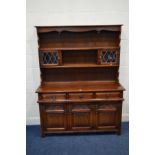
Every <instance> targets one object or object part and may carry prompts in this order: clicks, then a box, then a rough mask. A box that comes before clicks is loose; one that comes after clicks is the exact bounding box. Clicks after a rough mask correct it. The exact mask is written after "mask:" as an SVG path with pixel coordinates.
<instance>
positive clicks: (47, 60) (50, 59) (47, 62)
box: [40, 50, 61, 67]
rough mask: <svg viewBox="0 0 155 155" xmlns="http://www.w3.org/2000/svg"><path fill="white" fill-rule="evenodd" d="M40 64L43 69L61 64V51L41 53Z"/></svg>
mask: <svg viewBox="0 0 155 155" xmlns="http://www.w3.org/2000/svg"><path fill="white" fill-rule="evenodd" d="M40 62H41V66H42V67H50V66H53V65H60V64H61V51H57V50H54V51H40Z"/></svg>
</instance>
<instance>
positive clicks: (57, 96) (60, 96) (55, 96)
mask: <svg viewBox="0 0 155 155" xmlns="http://www.w3.org/2000/svg"><path fill="white" fill-rule="evenodd" d="M42 98H43V99H50V100H59V99H60V100H63V99H65V98H66V95H65V94H42Z"/></svg>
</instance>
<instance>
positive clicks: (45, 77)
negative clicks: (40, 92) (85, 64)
mask: <svg viewBox="0 0 155 155" xmlns="http://www.w3.org/2000/svg"><path fill="white" fill-rule="evenodd" d="M41 70H42V81H44V82H59V81H62V82H69V81H117V78H118V67H111V68H67V69H66V68H61V69H60V68H53V69H48V68H42V69H41Z"/></svg>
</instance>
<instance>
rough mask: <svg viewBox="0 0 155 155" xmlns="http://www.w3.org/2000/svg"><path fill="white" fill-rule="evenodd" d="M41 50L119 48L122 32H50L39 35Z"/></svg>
mask: <svg viewBox="0 0 155 155" xmlns="http://www.w3.org/2000/svg"><path fill="white" fill-rule="evenodd" d="M38 36H39V45H40V48H41V49H42V48H75V47H78V48H83V47H119V42H120V38H119V36H120V32H113V31H101V32H96V31H89V32H80V33H77V32H62V33H58V32H48V33H41V34H38Z"/></svg>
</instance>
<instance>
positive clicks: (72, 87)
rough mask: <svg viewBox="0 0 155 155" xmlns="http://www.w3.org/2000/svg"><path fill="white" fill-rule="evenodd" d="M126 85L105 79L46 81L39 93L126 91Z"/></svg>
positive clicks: (38, 90)
mask: <svg viewBox="0 0 155 155" xmlns="http://www.w3.org/2000/svg"><path fill="white" fill-rule="evenodd" d="M124 90H125V89H124V87H123V86H122V85H121V84H119V83H118V82H104V81H85V82H84V81H77V82H45V83H43V84H42V85H41V86H40V87H39V88H38V89H37V91H36V92H37V93H64V92H104V91H124Z"/></svg>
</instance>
